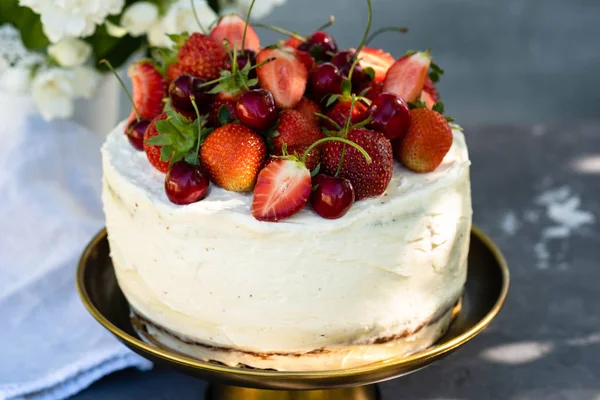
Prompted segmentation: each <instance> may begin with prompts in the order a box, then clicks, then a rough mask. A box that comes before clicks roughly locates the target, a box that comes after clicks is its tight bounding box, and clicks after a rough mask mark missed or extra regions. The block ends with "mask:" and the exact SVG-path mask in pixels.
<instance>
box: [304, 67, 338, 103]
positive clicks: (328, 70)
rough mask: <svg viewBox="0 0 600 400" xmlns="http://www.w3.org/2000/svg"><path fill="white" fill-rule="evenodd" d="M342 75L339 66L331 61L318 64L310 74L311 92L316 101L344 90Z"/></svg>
mask: <svg viewBox="0 0 600 400" xmlns="http://www.w3.org/2000/svg"><path fill="white" fill-rule="evenodd" d="M342 80H343V78H342V75H341V74H340V70H339V69H338V67H336V66H335V65H333V64H331V63H323V64H321V65H319V66H317V67H316V68H315V69H314V70H313V71H312V72H311V74H310V92H311V94H312V97H313V98H314V99H315V100H316V101H321V100H322V99H323V98H324V97H325V96H328V95H331V94H339V93H341V92H342Z"/></svg>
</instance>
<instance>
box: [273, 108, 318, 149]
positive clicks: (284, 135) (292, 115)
mask: <svg viewBox="0 0 600 400" xmlns="http://www.w3.org/2000/svg"><path fill="white" fill-rule="evenodd" d="M323 137H324V135H323V132H321V130H320V129H319V128H318V127H317V126H316V125H315V124H314V123H312V122H311V121H310V120H309V119H308V118H306V117H305V116H304V115H302V114H301V113H300V112H299V111H296V110H284V111H282V112H281V114H280V115H279V125H277V131H276V132H275V133H274V135H273V136H272V141H273V142H272V143H273V149H274V152H278V153H280V152H281V149H282V147H283V145H284V144H285V145H286V146H287V147H288V148H292V147H295V146H301V145H311V144H313V143H314V142H316V141H317V140H319V139H321V138H323Z"/></svg>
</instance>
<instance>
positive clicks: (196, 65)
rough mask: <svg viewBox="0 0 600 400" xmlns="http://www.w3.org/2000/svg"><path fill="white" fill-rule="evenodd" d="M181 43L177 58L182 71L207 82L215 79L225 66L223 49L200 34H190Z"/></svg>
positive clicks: (226, 58)
mask: <svg viewBox="0 0 600 400" xmlns="http://www.w3.org/2000/svg"><path fill="white" fill-rule="evenodd" d="M182 40H184V41H183V44H182V46H181V48H180V49H179V53H178V58H179V64H180V66H181V68H182V71H183V72H185V73H188V74H191V75H194V76H198V77H200V78H203V79H206V80H207V81H210V80H213V79H217V78H218V77H219V75H220V73H221V70H223V69H224V68H225V66H226V64H227V61H228V56H227V51H226V50H225V47H224V46H223V45H222V44H221V43H219V42H216V41H214V40H213V39H211V38H210V37H208V36H206V35H203V34H201V33H198V32H195V33H192V34H191V35H190V36H189V37H188V38H187V39H186V38H185V36H182V38H181V40H180V41H182Z"/></svg>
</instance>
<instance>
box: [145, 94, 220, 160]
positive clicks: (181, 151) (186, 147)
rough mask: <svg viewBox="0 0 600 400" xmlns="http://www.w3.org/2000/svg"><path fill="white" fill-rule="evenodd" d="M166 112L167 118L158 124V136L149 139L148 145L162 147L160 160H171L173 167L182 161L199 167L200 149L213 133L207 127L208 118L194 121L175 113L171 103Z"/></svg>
mask: <svg viewBox="0 0 600 400" xmlns="http://www.w3.org/2000/svg"><path fill="white" fill-rule="evenodd" d="M165 112H166V113H167V118H166V119H164V120H160V121H157V122H156V130H157V131H158V135H156V136H153V137H151V138H149V139H148V140H147V142H148V144H151V145H153V146H162V147H161V151H160V158H161V160H162V161H165V162H166V161H169V160H170V161H169V162H170V164H171V165H173V164H174V163H175V162H177V161H181V160H185V161H186V162H188V163H190V164H192V165H198V164H199V159H198V149H199V148H200V146H201V145H202V142H203V141H204V139H205V138H206V137H207V136H208V135H209V134H210V133H211V132H212V129H210V128H207V127H206V116H199V117H198V118H197V119H196V120H194V121H192V120H191V119H189V118H187V117H185V116H184V115H181V114H179V113H178V112H177V111H175V110H174V109H173V108H172V107H171V106H170V104H169V103H167V106H166V107H165Z"/></svg>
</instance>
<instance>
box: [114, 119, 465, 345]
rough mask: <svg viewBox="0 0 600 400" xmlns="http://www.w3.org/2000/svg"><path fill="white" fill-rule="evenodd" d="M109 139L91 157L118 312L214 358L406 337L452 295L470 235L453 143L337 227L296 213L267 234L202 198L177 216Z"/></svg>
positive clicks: (459, 152)
mask: <svg viewBox="0 0 600 400" xmlns="http://www.w3.org/2000/svg"><path fill="white" fill-rule="evenodd" d="M122 128H123V126H122V125H120V126H118V127H117V128H116V129H115V131H114V132H112V133H111V134H110V135H109V137H108V138H107V142H106V144H105V145H104V147H103V150H102V152H103V164H104V179H103V182H104V184H103V185H104V191H103V201H104V206H105V212H106V217H107V229H108V232H109V241H110V245H111V255H112V258H113V261H114V264H115V269H116V273H117V278H118V280H119V285H120V286H121V288H122V290H123V292H124V293H125V295H126V297H127V299H128V301H129V302H130V304H131V305H132V306H133V307H134V308H135V309H136V310H138V311H139V312H140V313H141V314H142V315H144V316H147V317H148V318H149V319H151V320H152V321H153V322H154V323H156V324H158V325H160V326H164V327H168V328H169V329H170V330H172V331H174V332H177V333H178V334H179V335H181V336H182V337H185V338H187V339H190V340H191V341H194V342H200V343H204V344H206V345H209V346H214V347H225V348H232V349H238V350H242V351H248V352H258V353H261V352H285V353H290V352H292V353H293V352H299V353H306V352H310V351H313V350H315V349H320V348H330V347H344V346H353V345H368V344H373V343H376V342H377V340H381V338H386V337H394V336H395V335H401V334H402V333H403V332H412V331H414V330H416V328H418V327H419V326H420V325H422V324H423V323H424V322H425V321H427V320H428V319H430V318H431V317H432V316H433V315H436V313H439V312H440V310H446V309H448V308H449V307H451V306H452V305H453V304H454V302H455V301H456V300H457V298H458V297H459V296H460V293H461V292H462V287H463V285H464V282H465V278H466V258H467V252H468V242H469V231H470V226H471V200H470V182H469V160H468V154H467V149H466V145H465V142H464V136H463V134H462V132H460V131H459V130H454V131H453V135H454V143H453V145H452V148H451V149H450V151H449V152H448V154H447V155H446V157H445V159H444V161H443V162H442V164H441V165H440V166H439V167H438V168H437V169H436V170H435V171H434V172H431V173H427V174H416V173H413V172H410V171H409V170H407V169H405V168H403V167H401V166H399V165H396V166H395V167H394V168H395V170H394V176H393V178H392V181H391V182H390V185H389V186H388V189H387V191H386V192H385V193H384V195H382V196H380V197H376V198H372V199H366V200H363V201H360V202H357V203H356V204H355V205H354V207H352V209H350V211H349V212H348V214H347V215H346V216H344V218H341V219H338V220H332V221H331V220H323V219H321V218H320V217H318V216H317V215H315V214H314V213H313V212H312V211H311V210H310V209H308V208H305V209H304V210H302V211H300V212H299V213H297V214H296V215H294V216H292V217H291V218H289V219H287V220H285V221H282V222H279V223H276V224H273V223H265V222H260V221H257V220H255V219H254V218H252V217H251V215H249V212H248V210H249V208H250V204H251V197H250V196H249V195H247V194H240V193H233V192H228V191H225V190H223V189H221V188H218V187H215V186H213V187H212V188H211V192H210V195H209V197H208V198H207V199H205V200H203V201H202V202H198V203H194V204H191V205H188V206H183V207H181V206H175V205H173V204H171V203H170V202H169V201H168V199H167V198H166V196H165V194H164V190H163V185H164V177H163V175H162V174H160V173H159V172H157V171H154V170H153V169H152V167H151V166H150V165H148V163H147V161H146V159H145V155H144V154H143V153H139V152H136V151H135V150H133V149H132V148H131V146H129V145H128V143H127V141H126V138H125V137H124V135H123V134H122Z"/></svg>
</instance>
